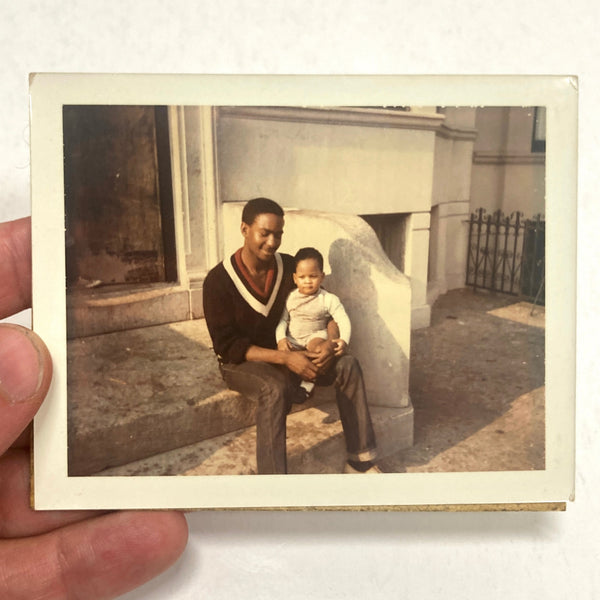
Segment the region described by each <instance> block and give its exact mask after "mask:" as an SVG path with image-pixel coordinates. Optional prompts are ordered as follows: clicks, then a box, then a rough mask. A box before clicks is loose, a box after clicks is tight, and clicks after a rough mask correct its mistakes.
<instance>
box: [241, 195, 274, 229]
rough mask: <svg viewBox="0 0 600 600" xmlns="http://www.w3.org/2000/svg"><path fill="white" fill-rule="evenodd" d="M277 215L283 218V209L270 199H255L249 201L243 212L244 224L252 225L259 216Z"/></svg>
mask: <svg viewBox="0 0 600 600" xmlns="http://www.w3.org/2000/svg"><path fill="white" fill-rule="evenodd" d="M264 214H269V215H277V216H278V217H283V208H281V206H279V204H277V202H275V201H274V200H271V199H270V198H253V199H252V200H248V202H246V204H245V206H244V210H243V211H242V223H246V225H252V223H254V219H256V217H258V215H264Z"/></svg>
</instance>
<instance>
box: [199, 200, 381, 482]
mask: <svg viewBox="0 0 600 600" xmlns="http://www.w3.org/2000/svg"><path fill="white" fill-rule="evenodd" d="M283 226H284V213H283V210H282V208H281V207H280V206H279V205H278V204H277V203H276V202H273V201H272V200H269V199H267V198H256V199H254V200H250V201H249V202H248V203H247V204H246V205H245V207H244V210H243V213H242V225H241V233H242V236H243V238H244V245H243V246H242V247H241V248H240V249H239V250H238V251H237V252H235V254H233V255H232V256H231V257H229V258H226V259H225V260H224V261H223V262H221V263H219V264H218V265H217V266H216V267H214V268H213V269H212V270H211V271H210V272H209V273H208V275H207V276H206V280H205V281H204V297H203V300H204V314H205V318H206V324H207V326H208V331H209V333H210V336H211V338H212V342H213V348H214V351H215V353H216V354H217V357H218V360H219V366H220V369H221V374H222V376H223V379H224V380H225V383H226V384H227V385H228V386H229V388H231V389H233V390H236V391H238V392H240V393H241V394H243V395H244V396H246V397H247V398H251V399H253V400H255V401H256V403H257V409H256V462H257V467H258V472H259V473H261V474H267V473H271V474H279V473H286V472H287V460H286V418H287V414H288V413H289V411H290V408H291V406H292V404H293V402H294V401H295V400H297V399H298V398H299V397H300V399H301V400H302V399H304V394H303V392H302V391H301V390H300V389H299V384H300V382H301V381H302V380H307V381H314V382H315V383H316V384H317V385H331V384H334V385H335V388H336V400H337V404H338V408H339V411H340V418H341V421H342V426H343V429H344V436H345V439H346V448H347V451H348V462H347V465H346V468H345V472H348V473H357V472H359V473H364V472H378V469H377V468H376V467H375V466H374V465H373V463H372V462H371V461H372V460H373V459H374V458H375V448H376V444H375V434H374V432H373V425H372V423H371V416H370V413H369V407H368V404H367V397H366V392H365V387H364V382H363V376H362V372H361V369H360V366H359V364H358V362H357V361H356V359H355V358H353V357H352V356H350V355H348V354H345V348H342V350H341V352H338V354H339V356H336V355H335V348H336V347H335V345H334V343H333V341H331V339H330V340H328V341H327V342H326V343H323V344H321V345H320V346H319V349H318V351H317V352H308V351H300V352H285V351H282V350H278V349H277V344H276V340H275V330H276V328H277V325H278V323H279V320H280V318H281V315H282V313H283V309H284V306H285V301H286V298H287V297H288V294H289V292H290V291H291V290H292V289H294V282H293V273H294V259H293V258H292V257H291V256H289V255H287V254H280V253H278V252H277V249H278V248H279V246H280V244H281V238H282V235H283ZM334 337H337V335H332V336H330V338H334Z"/></svg>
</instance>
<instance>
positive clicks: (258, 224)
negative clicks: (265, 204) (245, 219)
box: [242, 213, 284, 262]
mask: <svg viewBox="0 0 600 600" xmlns="http://www.w3.org/2000/svg"><path fill="white" fill-rule="evenodd" d="M283 225H284V220H283V217H280V216H278V215H274V214H272V213H263V214H260V215H257V216H256V218H255V219H254V222H253V223H252V225H248V224H247V223H242V235H243V236H244V246H245V247H246V250H247V251H248V252H249V253H250V254H251V255H252V256H254V257H255V258H256V259H257V260H258V261H260V262H268V261H271V259H272V258H273V255H274V254H275V252H276V251H277V249H278V248H279V246H280V245H281V238H282V236H283Z"/></svg>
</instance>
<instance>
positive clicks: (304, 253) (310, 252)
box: [294, 248, 323, 271]
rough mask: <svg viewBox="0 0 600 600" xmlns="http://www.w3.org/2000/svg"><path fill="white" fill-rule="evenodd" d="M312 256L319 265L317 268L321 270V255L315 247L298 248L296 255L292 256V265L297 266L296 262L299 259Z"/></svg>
mask: <svg viewBox="0 0 600 600" xmlns="http://www.w3.org/2000/svg"><path fill="white" fill-rule="evenodd" d="M309 258H312V259H313V260H316V261H317V264H318V265H319V269H320V270H321V271H323V255H322V254H321V253H320V252H319V251H318V250H317V249H316V248H300V250H298V252H296V256H294V267H296V268H297V267H298V263H299V262H300V261H301V260H307V259H309Z"/></svg>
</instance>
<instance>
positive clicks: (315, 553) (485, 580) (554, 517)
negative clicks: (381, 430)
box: [0, 0, 600, 600]
mask: <svg viewBox="0 0 600 600" xmlns="http://www.w3.org/2000/svg"><path fill="white" fill-rule="evenodd" d="M599 22H600V5H597V4H596V3H593V2H591V1H590V2H586V1H584V0H573V1H571V2H569V3H563V2H555V1H546V2H541V1H540V0H535V1H530V2H527V3H522V2H520V1H515V0H505V1H503V2H498V3H493V4H492V3H481V2H478V1H476V0H463V1H462V2H451V1H444V0H440V1H437V2H435V1H431V0H429V1H425V2H421V3H416V2H407V1H405V0H387V1H386V0H371V1H370V2H368V3H367V2H360V1H356V0H345V1H343V0H328V2H321V1H319V0H312V1H290V2H281V1H277V0H267V1H265V0H248V1H241V0H238V1H233V0H221V1H220V2H219V3H216V2H206V1H196V2H192V1H191V0H189V1H187V0H172V1H171V2H162V1H158V0H145V1H141V0H139V1H136V0H121V1H120V2H118V3H117V2H110V3H98V2H95V1H89V2H81V1H79V2H78V1H71V2H68V3H64V2H59V1H57V0H48V1H46V2H43V3H41V2H36V1H30V0H24V1H22V2H20V3H19V4H18V6H17V3H8V2H6V1H4V2H2V3H1V4H0V50H1V53H2V57H3V59H2V65H1V66H0V70H1V73H2V100H3V110H2V111H0V131H2V138H1V140H0V153H1V157H2V160H1V161H0V181H1V182H2V185H1V186H0V190H1V192H0V193H1V194H2V195H1V197H0V221H4V220H9V219H13V218H18V217H21V216H25V215H27V214H29V212H30V209H29V154H28V143H27V140H28V128H29V123H28V106H27V91H28V77H27V75H28V73H29V72H32V71H59V72H60V71H62V72H147V73H151V72H157V73H160V72H173V73H178V72H190V73H274V74H287V73H326V74H327V73H341V74H343V73H401V74H410V73H414V74H439V73H449V74H454V73H459V74H463V73H468V74H480V73H487V74H495V73H497V74H520V73H523V74H531V73H539V74H574V75H578V76H579V77H580V165H579V203H578V204H579V206H578V211H579V214H578V224H579V238H578V248H579V252H578V254H579V258H578V273H579V281H580V283H579V288H578V301H577V310H578V322H579V325H578V339H579V344H578V358H579V359H578V367H577V373H578V378H577V390H578V416H577V424H578V435H577V443H578V449H577V453H578V454H577V458H578V465H577V481H576V485H577V490H576V493H577V499H576V502H575V503H573V504H570V505H569V506H568V509H567V512H566V513H558V514H535V513H534V514H527V513H525V514H512V513H507V514H403V513H399V514H388V513H381V514H376V513H374V514H369V513H356V514H354V513H308V514H302V513H293V512H292V513H284V512H282V513H247V512H217V513H211V512H202V513H196V514H192V515H190V516H189V523H190V529H191V536H190V542H189V546H188V549H187V550H186V553H185V554H184V556H183V557H182V559H181V560H180V561H179V562H178V563H177V565H176V566H175V567H173V568H172V569H171V570H170V571H168V572H167V573H166V574H165V575H163V576H162V577H160V578H159V579H157V580H155V581H153V582H151V583H149V584H147V585H146V586H145V587H144V588H141V589H140V590H138V591H135V592H132V593H130V594H128V595H126V596H124V598H126V599H128V600H142V599H144V600H146V599H149V600H154V599H156V600H158V599H166V598H168V599H176V600H179V599H188V598H190V599H191V598H194V599H195V598H198V597H207V598H211V599H212V600H219V599H227V600H230V599H231V598H239V597H251V598H257V599H261V598H288V599H296V598H298V599H300V598H327V599H329V598H332V599H333V598H373V599H379V598H381V599H384V598H385V599H387V598H395V597H409V598H418V599H425V600H429V599H444V600H447V599H453V598H457V599H458V598H460V599H463V598H486V599H488V600H495V599H498V600H500V599H502V600H506V599H507V598H509V599H515V598H517V599H518V598H530V597H540V598H545V599H557V600H558V599H563V598H575V599H587V598H590V599H591V598H595V597H597V596H598V594H599V593H600V570H599V569H598V564H599V563H598V560H599V558H600V543H599V542H598V539H599V538H600V531H599V529H600V526H599V525H598V523H599V522H600V520H599V519H598V505H599V500H598V498H599V496H600V494H599V491H600V490H599V485H598V456H600V441H599V436H598V435H597V433H598V430H599V425H600V408H599V406H598V403H597V389H598V387H599V385H598V384H599V383H600V382H599V376H598V373H599V372H600V369H599V365H598V362H599V361H598V358H597V356H598V353H597V351H596V345H595V344H594V343H593V342H594V341H596V340H597V339H599V338H600V335H599V333H600V332H599V331H598V329H599V327H598V326H599V321H598V319H597V318H596V317H595V313H596V310H595V309H596V306H595V304H596V303H595V302H594V300H595V299H597V298H598V297H599V296H600V294H599V291H600V289H599V287H600V280H599V279H598V278H597V277H594V275H595V268H594V267H595V266H596V262H597V260H598V245H597V244H594V241H595V239H596V238H597V234H596V231H597V229H598V228H599V227H600V219H599V216H600V214H599V212H600V202H599V201H598V194H599V191H598V190H599V189H600V185H599V181H598V171H599V170H598V165H597V163H598V161H597V149H598V131H599V127H598V114H599V112H600V111H599V110H598V106H600V79H599V65H598V56H600V40H599V38H598V35H597V27H598V23H599ZM17 320H18V321H19V322H23V323H27V322H28V320H29V314H28V313H25V314H22V315H20V316H19V317H18V318H17Z"/></svg>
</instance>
